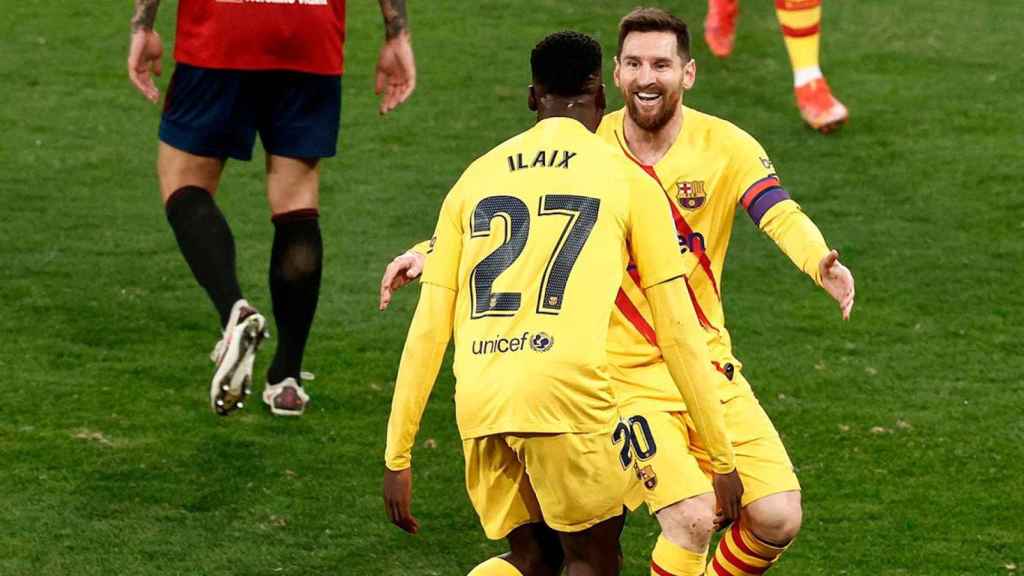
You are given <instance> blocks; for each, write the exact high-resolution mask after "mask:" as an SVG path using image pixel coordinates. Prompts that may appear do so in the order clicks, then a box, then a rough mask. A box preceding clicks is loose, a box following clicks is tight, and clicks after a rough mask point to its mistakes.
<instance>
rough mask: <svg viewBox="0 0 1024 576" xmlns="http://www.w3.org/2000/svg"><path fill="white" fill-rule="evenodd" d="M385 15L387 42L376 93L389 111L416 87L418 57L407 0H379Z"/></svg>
mask: <svg viewBox="0 0 1024 576" xmlns="http://www.w3.org/2000/svg"><path fill="white" fill-rule="evenodd" d="M379 2H380V12H381V14H382V15H383V16H384V37H385V41H384V45H383V46H382V47H381V49H380V58H378V60H377V78H376V85H375V88H374V93H376V94H377V95H378V96H380V97H381V99H380V113H381V114H387V113H388V112H390V111H392V110H394V109H395V108H397V107H398V105H399V104H401V103H403V102H405V101H406V100H408V99H409V96H410V95H411V94H412V91H413V90H415V89H416V58H415V56H414V55H413V51H412V41H411V40H410V37H409V18H408V16H407V15H406V10H405V0H379Z"/></svg>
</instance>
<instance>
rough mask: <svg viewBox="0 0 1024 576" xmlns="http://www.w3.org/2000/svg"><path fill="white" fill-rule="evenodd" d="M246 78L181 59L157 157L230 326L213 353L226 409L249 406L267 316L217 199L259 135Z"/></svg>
mask: <svg viewBox="0 0 1024 576" xmlns="http://www.w3.org/2000/svg"><path fill="white" fill-rule="evenodd" d="M239 83H240V77H239V73H237V72H231V71H223V70H209V69H203V68H195V67H191V66H187V65H179V66H178V67H177V68H176V69H175V72H174V77H173V78H172V80H171V85H170V88H169V90H168V94H167V99H166V104H165V108H164V112H163V115H162V118H161V122H160V147H159V152H158V158H157V173H158V175H159V178H160V195H161V198H162V199H163V202H164V208H165V212H166V215H167V220H168V222H169V223H170V225H171V228H172V229H173V230H174V235H175V238H176V239H177V241H178V246H179V248H180V249H181V253H182V255H183V256H184V258H185V261H186V262H187V263H188V265H189V268H190V269H191V270H192V273H193V275H194V276H195V278H196V281H197V282H198V283H199V284H200V285H201V286H202V287H203V288H204V289H205V290H206V292H207V294H208V295H209V297H210V300H211V301H212V302H213V304H214V307H215V308H216V309H217V312H218V314H219V315H220V319H221V326H222V328H223V331H224V332H223V337H222V338H221V341H220V342H219V343H218V345H217V347H216V348H215V350H214V354H213V355H212V359H213V360H214V362H215V363H216V365H217V368H216V371H215V373H214V377H213V379H212V380H211V383H210V405H211V408H213V409H214V410H215V411H216V412H217V413H219V414H227V413H230V412H231V411H232V410H234V409H235V408H239V407H241V406H242V399H243V398H244V396H245V394H246V393H247V391H248V388H249V381H250V374H251V371H252V362H253V357H254V353H255V350H256V348H257V347H258V346H259V343H260V341H261V340H262V338H263V334H264V323H265V321H264V319H263V317H262V316H261V315H260V314H259V313H258V312H256V310H255V309H254V308H252V307H251V306H249V304H248V303H247V302H246V301H245V300H244V299H243V298H242V291H241V288H240V287H239V284H238V277H237V273H236V270H235V242H234V237H233V235H232V233H231V229H230V227H229V226H228V223H227V220H226V219H225V218H224V215H223V214H222V213H221V211H220V209H219V208H218V207H217V204H216V203H215V202H214V199H213V196H214V194H215V193H216V191H217V186H218V184H219V183H220V176H221V173H222V171H223V169H224V163H225V159H226V158H227V157H234V158H239V159H243V160H247V159H248V158H249V157H250V155H251V151H252V145H253V143H254V141H255V133H256V132H255V127H254V126H252V125H251V123H249V122H248V121H247V120H248V116H247V114H246V113H245V112H246V108H245V103H244V101H242V100H241V92H240V90H239Z"/></svg>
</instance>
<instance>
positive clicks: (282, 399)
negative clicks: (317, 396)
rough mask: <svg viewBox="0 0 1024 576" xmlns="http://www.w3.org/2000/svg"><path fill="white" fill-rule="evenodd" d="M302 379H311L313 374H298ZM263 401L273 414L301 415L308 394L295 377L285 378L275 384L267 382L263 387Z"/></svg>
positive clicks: (307, 402)
mask: <svg viewBox="0 0 1024 576" xmlns="http://www.w3.org/2000/svg"><path fill="white" fill-rule="evenodd" d="M299 377H300V378H301V379H303V380H312V379H313V375H312V374H310V373H309V372H303V373H302V374H300V375H299ZM263 403H264V404H266V405H267V407H268V408H270V412H271V413H272V414H274V415H275V416H302V413H303V412H305V411H306V405H307V404H309V394H307V393H306V391H305V390H304V389H303V388H302V386H301V385H299V383H298V382H296V381H295V378H291V377H289V378H285V379H284V380H282V381H280V382H278V383H277V384H271V383H270V382H267V385H266V387H265V388H264V389H263Z"/></svg>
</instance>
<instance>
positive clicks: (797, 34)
mask: <svg viewBox="0 0 1024 576" xmlns="http://www.w3.org/2000/svg"><path fill="white" fill-rule="evenodd" d="M820 31H821V24H815V25H814V26H808V27H807V28H790V27H789V26H783V27H782V35H783V36H785V37H786V38H806V37H808V36H814V35H815V34H817V33H818V32H820Z"/></svg>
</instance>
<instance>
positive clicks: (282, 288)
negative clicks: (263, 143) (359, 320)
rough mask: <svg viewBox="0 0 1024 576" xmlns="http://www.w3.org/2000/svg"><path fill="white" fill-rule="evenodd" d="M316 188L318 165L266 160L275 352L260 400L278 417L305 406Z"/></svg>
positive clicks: (315, 288) (318, 261) (319, 243)
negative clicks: (304, 364)
mask: <svg viewBox="0 0 1024 576" xmlns="http://www.w3.org/2000/svg"><path fill="white" fill-rule="evenodd" d="M319 188H320V173H319V164H318V162H317V161H316V160H305V159H298V158H286V157H283V156H274V155H268V157H267V198H268V200H269V203H270V210H271V214H272V216H271V220H272V221H273V224H274V243H273V246H272V247H271V251H270V272H269V276H270V278H269V281H270V299H271V302H272V303H273V307H274V322H275V325H276V327H277V333H276V334H277V349H276V350H275V352H274V358H273V360H272V361H271V363H270V367H269V368H268V369H267V380H266V382H267V386H266V388H265V389H264V392H263V400H264V402H266V403H267V405H268V406H269V407H270V409H271V411H272V412H273V413H274V414H278V415H284V416H297V415H301V414H302V413H303V411H304V410H305V407H306V404H307V403H308V402H309V395H308V394H307V393H306V392H305V390H303V389H302V385H301V378H300V371H301V369H302V358H303V355H304V353H305V349H306V342H307V340H308V338H309V332H310V330H311V329H312V327H313V318H314V316H315V314H316V307H317V303H318V301H319V296H320V279H321V274H322V270H323V239H322V237H321V233H320V220H319V216H320V212H319V205H320V196H319Z"/></svg>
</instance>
